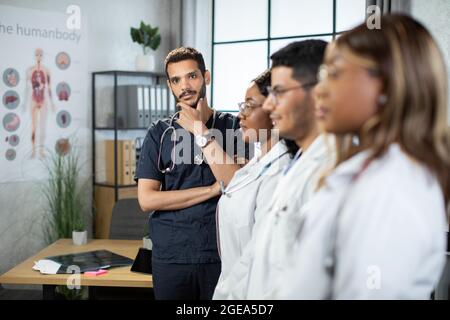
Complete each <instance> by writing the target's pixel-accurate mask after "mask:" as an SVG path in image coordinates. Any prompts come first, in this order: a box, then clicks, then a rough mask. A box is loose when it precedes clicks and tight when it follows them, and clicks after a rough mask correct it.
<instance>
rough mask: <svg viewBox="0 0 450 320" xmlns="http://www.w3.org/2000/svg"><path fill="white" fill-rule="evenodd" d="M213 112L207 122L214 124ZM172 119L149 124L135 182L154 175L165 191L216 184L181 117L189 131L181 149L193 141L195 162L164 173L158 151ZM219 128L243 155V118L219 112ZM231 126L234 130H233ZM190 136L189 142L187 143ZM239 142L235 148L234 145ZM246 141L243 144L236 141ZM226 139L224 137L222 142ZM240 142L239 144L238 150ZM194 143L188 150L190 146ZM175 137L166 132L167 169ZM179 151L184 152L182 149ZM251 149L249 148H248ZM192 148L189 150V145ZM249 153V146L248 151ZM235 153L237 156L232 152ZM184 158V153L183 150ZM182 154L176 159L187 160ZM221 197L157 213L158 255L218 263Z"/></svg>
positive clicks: (164, 164) (175, 260) (160, 258)
mask: <svg viewBox="0 0 450 320" xmlns="http://www.w3.org/2000/svg"><path fill="white" fill-rule="evenodd" d="M212 118H213V116H211V117H210V119H209V120H208V121H207V123H206V126H207V127H208V128H211V125H212V123H213V121H212ZM169 123H170V118H168V119H164V120H160V121H157V122H155V123H154V124H152V126H151V127H150V128H149V130H148V132H147V135H146V137H145V140H144V143H143V145H142V150H141V154H140V158H139V163H138V165H137V170H136V175H135V180H138V179H154V180H158V181H161V186H162V189H161V190H162V191H170V190H183V189H189V188H195V187H202V186H210V185H212V184H213V183H214V182H215V181H216V179H215V177H214V175H213V173H212V171H211V169H210V167H209V166H208V164H206V163H205V162H203V163H202V164H201V165H196V164H194V162H193V158H194V156H195V154H199V153H201V149H200V148H199V147H198V146H197V145H196V144H195V143H194V136H193V135H192V134H191V133H188V132H187V131H186V130H185V129H183V128H182V127H181V126H180V125H178V123H176V121H174V127H175V128H176V129H181V130H184V134H183V136H185V137H186V138H187V139H181V138H178V141H179V143H178V144H177V148H179V147H180V146H181V145H182V144H184V143H187V145H188V146H189V147H190V149H191V162H190V163H187V164H186V163H181V164H177V165H176V166H175V168H174V170H173V171H172V172H166V173H164V174H163V173H161V172H160V171H159V170H158V153H159V149H160V148H159V147H160V140H161V136H162V134H163V132H164V130H166V128H167V127H168V126H169ZM214 128H215V129H218V130H220V131H221V132H222V136H223V141H224V143H223V145H225V147H223V145H222V147H223V148H224V150H225V151H227V153H228V154H229V155H230V156H231V157H233V156H234V155H235V154H236V153H237V150H238V149H239V156H242V155H241V154H242V153H241V152H242V148H239V146H242V140H241V138H240V136H239V132H236V130H238V128H239V121H238V119H237V118H236V117H234V116H233V115H231V114H228V113H221V112H218V111H217V112H216V121H215V124H214ZM227 129H233V130H228V132H227ZM181 140H184V141H181ZM233 140H234V142H235V143H234V146H235V147H234V148H233V147H230V146H228V148H227V145H228V144H230V143H231V144H232V143H233ZM238 140H240V144H236V142H237V141H238ZM218 142H219V143H220V141H218ZM236 146H237V148H236ZM189 147H188V148H189ZM172 148H173V141H172V140H171V133H170V132H169V133H168V134H166V135H165V137H164V140H163V146H162V151H161V164H160V168H161V169H163V168H167V167H169V166H170V164H171V159H172V158H171V151H172ZM177 148H176V149H175V150H178V149H177ZM245 148H247V146H245ZM187 150H189V149H187ZM245 151H246V154H247V155H248V150H247V149H246V150H245ZM231 153H233V154H231ZM178 154H181V157H182V156H183V154H182V153H179V152H177V156H178ZM181 157H178V158H177V159H176V162H178V163H179V162H181V160H180V159H181ZM218 201H219V197H215V198H212V199H210V200H207V201H205V202H202V203H199V204H197V205H194V206H192V207H189V208H185V209H180V210H173V211H155V212H154V213H153V214H152V215H151V216H150V221H149V223H150V237H151V239H152V242H153V259H154V260H155V261H160V262H165V263H213V262H219V261H220V258H219V255H218V250H217V240H216V217H215V213H216V206H217V202H218Z"/></svg>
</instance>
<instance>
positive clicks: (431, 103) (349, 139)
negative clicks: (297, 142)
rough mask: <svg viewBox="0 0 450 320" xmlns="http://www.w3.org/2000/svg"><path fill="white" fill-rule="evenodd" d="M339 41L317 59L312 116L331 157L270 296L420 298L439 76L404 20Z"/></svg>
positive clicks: (428, 259) (428, 45)
mask: <svg viewBox="0 0 450 320" xmlns="http://www.w3.org/2000/svg"><path fill="white" fill-rule="evenodd" d="M381 25H382V28H381V29H379V30H369V29H367V27H366V25H365V24H361V25H360V26H358V27H356V28H355V29H353V30H351V31H349V32H347V33H344V34H343V35H341V36H340V37H339V38H337V40H336V41H335V42H334V43H332V44H331V45H330V46H329V47H328V49H327V52H326V56H325V62H324V66H323V67H322V68H321V71H320V73H319V75H320V80H321V81H320V83H319V84H318V86H317V87H316V94H317V97H318V104H317V108H316V110H317V113H316V115H317V117H318V118H319V119H320V122H321V123H322V125H323V126H324V128H325V130H326V131H327V132H330V133H334V134H336V136H337V137H338V139H339V141H340V143H339V144H338V152H337V154H338V159H337V164H336V167H335V169H334V170H333V172H332V173H331V174H329V175H328V176H327V177H325V178H324V180H323V183H322V187H321V188H320V189H319V192H318V193H317V194H316V197H315V198H314V199H313V200H312V201H311V203H310V206H309V210H307V211H306V212H305V213H304V214H303V215H302V216H303V219H302V220H301V222H300V223H299V224H298V226H297V239H296V241H295V243H294V244H293V246H292V247H293V249H292V255H291V259H289V260H288V261H285V265H286V267H285V268H284V269H283V270H282V272H280V274H279V275H278V277H279V281H278V282H277V284H276V285H275V286H274V288H273V294H272V295H270V296H268V297H269V298H272V299H273V298H277V299H429V298H430V295H431V293H432V291H433V289H434V288H435V287H436V285H437V283H438V281H439V278H440V276H441V273H442V270H443V267H444V264H445V253H446V240H445V231H446V229H447V228H448V225H447V221H446V209H448V206H449V199H450V136H449V129H448V124H447V75H446V72H445V70H446V67H445V64H444V62H443V57H442V53H441V52H440V50H439V49H438V46H437V45H436V42H435V41H434V39H433V38H432V36H431V35H430V33H429V32H428V31H427V30H426V29H425V28H424V27H423V26H422V25H421V24H420V23H418V22H417V21H415V20H414V19H412V18H410V17H407V16H401V15H391V16H383V17H382V18H381Z"/></svg>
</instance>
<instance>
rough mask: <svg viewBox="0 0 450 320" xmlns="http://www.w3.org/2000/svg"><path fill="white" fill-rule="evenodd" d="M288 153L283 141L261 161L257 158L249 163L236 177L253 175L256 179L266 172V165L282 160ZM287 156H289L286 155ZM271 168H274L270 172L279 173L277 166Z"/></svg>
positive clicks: (237, 172)
mask: <svg viewBox="0 0 450 320" xmlns="http://www.w3.org/2000/svg"><path fill="white" fill-rule="evenodd" d="M286 152H287V148H286V145H285V144H284V143H283V142H282V141H278V142H277V143H276V144H275V145H274V146H273V147H272V148H271V149H270V150H269V152H267V153H266V154H265V155H264V156H263V157H262V158H261V159H259V160H258V158H257V156H255V157H253V158H252V159H251V160H250V161H249V163H247V165H245V166H244V167H243V168H241V169H239V170H238V171H236V173H235V177H238V176H247V175H249V174H252V175H254V176H255V178H256V177H257V176H258V175H259V174H260V173H261V171H262V170H264V167H265V166H266V165H268V164H269V163H270V162H272V161H278V160H280V158H281V157H280V156H281V155H282V154H283V153H286ZM286 156H288V155H287V154H286ZM271 167H273V168H270V169H271V170H268V171H270V172H274V171H273V170H274V169H275V171H278V170H276V169H277V168H276V166H275V165H272V166H271ZM280 169H282V168H280Z"/></svg>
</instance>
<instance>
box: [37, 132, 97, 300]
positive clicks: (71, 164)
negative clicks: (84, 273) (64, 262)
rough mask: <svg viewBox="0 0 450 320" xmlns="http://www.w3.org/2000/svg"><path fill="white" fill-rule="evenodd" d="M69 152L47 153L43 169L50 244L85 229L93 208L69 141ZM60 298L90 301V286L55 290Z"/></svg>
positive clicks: (43, 191)
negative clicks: (45, 173) (46, 173)
mask: <svg viewBox="0 0 450 320" xmlns="http://www.w3.org/2000/svg"><path fill="white" fill-rule="evenodd" d="M66 143H67V146H66V148H67V149H65V150H64V149H62V150H59V151H53V152H48V153H47V154H48V155H49V156H48V157H47V160H45V161H44V162H43V163H44V166H45V167H46V169H47V172H48V179H47V180H45V182H44V183H43V185H42V188H41V190H42V193H43V195H44V197H45V200H46V201H45V211H46V212H45V213H46V215H45V226H44V236H45V241H46V242H47V243H48V244H50V243H53V242H54V241H56V240H58V239H60V238H71V237H72V231H84V230H86V218H87V217H88V216H89V211H88V210H89V209H90V206H89V205H88V202H87V201H88V200H87V199H88V197H87V194H86V190H87V188H86V184H87V183H89V180H88V179H87V180H86V181H85V182H84V183H83V182H81V178H80V170H81V165H80V163H79V157H78V155H77V152H76V150H75V149H74V147H73V145H74V143H73V141H72V143H69V141H68V140H67V142H66ZM56 293H57V296H58V297H60V298H61V299H66V300H80V299H87V295H88V294H87V287H81V288H80V289H77V290H75V289H69V288H68V287H66V286H57V287H56Z"/></svg>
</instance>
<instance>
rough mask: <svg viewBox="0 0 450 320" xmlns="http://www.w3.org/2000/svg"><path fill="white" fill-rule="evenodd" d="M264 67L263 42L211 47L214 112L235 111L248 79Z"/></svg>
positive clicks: (265, 56) (265, 45)
mask: <svg viewBox="0 0 450 320" xmlns="http://www.w3.org/2000/svg"><path fill="white" fill-rule="evenodd" d="M266 68H267V41H257V42H248V43H236V44H222V45H216V46H215V47H214V70H213V72H214V73H213V81H214V88H213V97H214V101H213V103H214V107H215V108H216V109H217V110H232V111H233V110H238V107H237V103H238V102H240V101H243V99H244V95H245V90H246V89H247V87H248V85H249V83H250V81H251V80H253V79H254V78H256V77H257V76H258V75H259V74H260V73H262V72H263V71H264V70H265V69H266Z"/></svg>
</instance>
